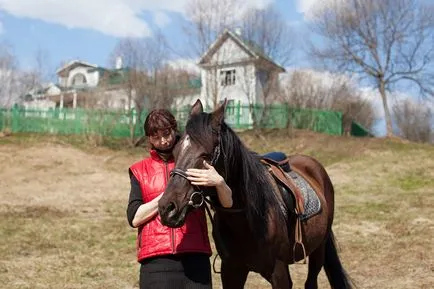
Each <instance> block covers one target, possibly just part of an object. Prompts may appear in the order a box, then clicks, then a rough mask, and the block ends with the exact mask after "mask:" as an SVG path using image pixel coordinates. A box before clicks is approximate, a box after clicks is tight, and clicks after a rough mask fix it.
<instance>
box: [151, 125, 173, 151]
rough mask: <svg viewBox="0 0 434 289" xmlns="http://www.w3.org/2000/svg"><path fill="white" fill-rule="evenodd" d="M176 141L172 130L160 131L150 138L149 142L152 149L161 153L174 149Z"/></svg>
mask: <svg viewBox="0 0 434 289" xmlns="http://www.w3.org/2000/svg"><path fill="white" fill-rule="evenodd" d="M175 141H176V137H175V131H174V130H173V129H170V128H168V129H162V130H158V131H157V132H156V133H154V134H153V135H151V136H149V142H150V143H151V145H152V147H153V148H155V149H157V150H161V151H166V150H170V149H172V148H173V146H174V145H175Z"/></svg>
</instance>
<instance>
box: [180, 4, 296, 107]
mask: <svg viewBox="0 0 434 289" xmlns="http://www.w3.org/2000/svg"><path fill="white" fill-rule="evenodd" d="M187 16H188V18H189V19H190V20H191V21H190V25H189V26H188V27H186V29H185V30H186V35H187V38H188V39H189V41H190V45H191V47H193V53H194V56H195V57H197V56H204V53H205V52H209V51H210V50H209V49H210V47H211V45H212V44H213V43H214V42H215V41H216V39H217V38H218V36H219V35H222V34H221V33H223V32H224V31H225V30H226V29H228V30H229V31H231V33H233V34H236V37H237V38H238V39H240V40H241V42H242V43H243V44H242V45H244V46H247V47H248V48H249V49H250V50H252V51H254V53H255V54H256V55H260V57H259V58H251V59H234V58H236V55H233V53H234V51H233V49H232V50H231V49H230V48H229V46H228V47H223V48H222V49H220V50H219V51H218V52H217V53H214V54H213V52H211V54H212V55H205V56H206V57H207V56H209V59H208V60H207V61H206V63H200V66H201V67H202V69H203V70H204V71H206V77H207V78H206V79H205V78H203V79H202V85H203V91H202V98H203V99H204V100H205V101H206V102H207V104H208V103H209V104H210V105H211V106H216V104H217V102H218V101H219V100H220V99H219V96H220V95H222V94H231V93H232V94H234V93H235V92H234V90H235V89H234V88H233V87H234V83H236V86H238V90H240V92H241V93H242V94H243V95H244V96H245V98H246V99H247V101H248V102H249V104H250V105H254V104H257V103H258V100H259V102H260V103H266V102H267V99H268V98H270V97H269V96H270V95H271V94H272V92H275V91H276V88H277V80H278V77H277V76H278V72H276V73H274V72H275V71H273V72H271V69H270V62H272V61H276V62H278V63H279V64H280V65H286V64H288V62H289V60H290V59H291V57H292V55H293V48H294V45H293V43H294V41H293V38H294V37H293V36H294V35H293V33H292V31H291V29H290V28H289V25H288V23H287V22H285V21H284V20H283V18H282V16H281V14H280V13H279V12H278V11H276V10H275V9H274V7H273V6H271V5H270V6H268V7H266V8H265V9H253V8H248V9H246V8H245V1H242V0H223V1H220V0H206V1H203V0H202V1H200V0H191V1H189V3H188V8H187ZM291 40H292V41H291ZM234 61H235V62H238V63H239V64H240V65H236V66H237V68H236V69H233V67H232V68H231V66H234ZM255 68H256V71H255ZM235 70H236V71H235ZM256 81H257V82H256ZM258 94H260V96H259V97H258ZM251 109H253V108H251Z"/></svg>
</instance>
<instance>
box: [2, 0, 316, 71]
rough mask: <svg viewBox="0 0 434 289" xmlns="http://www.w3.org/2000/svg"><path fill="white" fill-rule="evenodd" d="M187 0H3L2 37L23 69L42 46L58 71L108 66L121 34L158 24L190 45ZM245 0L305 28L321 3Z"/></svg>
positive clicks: (175, 42) (172, 38)
mask: <svg viewBox="0 0 434 289" xmlns="http://www.w3.org/2000/svg"><path fill="white" fill-rule="evenodd" d="M187 2H188V0H185V1H183V0H160V1H154V0H148V1H143V0H87V1H83V0H33V1H31V0H0V24H1V25H0V31H1V33H0V41H1V42H6V43H7V44H9V45H11V46H12V47H13V51H14V53H15V55H16V56H17V59H18V61H19V64H20V67H21V68H23V69H29V68H31V67H32V66H34V63H35V53H36V51H37V50H42V51H44V52H46V54H47V55H48V56H49V57H48V60H49V66H50V68H51V69H52V70H53V71H54V70H55V69H56V68H57V67H59V64H60V63H61V62H63V61H68V60H71V59H81V60H85V61H87V62H90V63H93V64H97V65H101V66H108V65H109V62H108V59H109V55H110V53H111V51H112V50H113V48H114V46H115V44H116V43H117V41H118V40H119V39H120V38H122V37H150V36H151V35H152V34H151V33H152V32H151V31H152V30H153V29H154V28H159V29H161V31H162V32H163V33H164V34H165V35H166V37H167V39H168V41H169V43H170V44H171V45H172V46H173V47H176V48H183V49H186V48H187V47H185V35H184V32H183V29H182V27H183V26H184V25H185V24H186V21H187V20H186V16H185V3H187ZM244 2H245V3H244V5H245V7H259V8H261V7H264V6H266V5H267V4H273V5H275V7H276V8H277V10H278V11H280V12H281V13H282V16H283V18H284V19H285V21H287V22H288V23H289V24H290V25H292V26H294V27H296V28H297V29H302V26H304V20H303V19H304V18H303V11H305V10H306V9H307V7H309V5H311V4H312V3H314V2H315V1H313V0H310V1H295V0H245V1H244ZM89 3H92V4H89ZM157 3H158V4H157ZM298 59H299V61H298V62H300V58H298ZM294 64H296V63H294Z"/></svg>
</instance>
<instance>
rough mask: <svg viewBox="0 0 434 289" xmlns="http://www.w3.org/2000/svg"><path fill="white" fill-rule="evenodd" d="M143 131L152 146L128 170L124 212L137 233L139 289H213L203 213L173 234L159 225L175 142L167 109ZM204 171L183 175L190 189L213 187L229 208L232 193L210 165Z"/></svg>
mask: <svg viewBox="0 0 434 289" xmlns="http://www.w3.org/2000/svg"><path fill="white" fill-rule="evenodd" d="M144 130H145V135H146V137H147V138H148V140H149V143H150V145H151V150H150V157H148V158H145V159H143V160H141V161H139V162H137V163H135V164H133V165H132V166H131V167H130V168H129V175H130V181H131V191H130V196H129V202H128V208H127V217H128V222H129V224H130V225H131V226H132V227H134V228H138V235H137V242H136V246H137V261H138V262H139V263H140V264H141V265H140V278H139V283H140V288H141V289H143V288H153V289H160V288H162V289H163V288H179V289H184V288H185V289H194V288H212V286H211V284H212V282H211V267H210V262H209V257H210V256H211V246H210V242H209V239H208V228H207V222H206V216H205V213H204V210H203V208H200V209H196V210H194V211H193V212H191V213H190V214H188V215H187V217H186V221H185V224H184V225H183V226H182V227H181V228H177V229H173V228H169V227H166V226H164V225H162V224H161V219H160V217H159V215H158V200H159V199H160V198H161V196H162V194H163V192H164V189H165V187H166V184H167V181H168V176H169V173H170V171H171V170H172V169H173V168H174V167H175V163H174V160H173V156H172V150H173V148H174V146H175V144H176V142H177V141H178V139H179V137H178V136H177V123H176V120H175V117H174V116H173V115H172V114H171V113H170V112H169V111H168V110H165V109H156V110H153V111H151V112H150V113H149V114H148V116H147V117H146V120H145V124H144ZM204 167H205V169H189V170H188V171H187V173H188V174H189V180H190V181H191V183H192V184H193V185H201V186H215V187H216V191H217V194H218V198H219V200H220V202H221V205H222V206H223V207H231V206H232V191H231V189H230V188H229V187H228V186H227V185H226V183H225V181H224V179H223V178H222V177H221V176H220V175H219V174H218V173H217V172H216V170H215V169H214V168H213V167H212V166H211V165H209V164H207V163H204ZM186 232H188V234H187V233H186Z"/></svg>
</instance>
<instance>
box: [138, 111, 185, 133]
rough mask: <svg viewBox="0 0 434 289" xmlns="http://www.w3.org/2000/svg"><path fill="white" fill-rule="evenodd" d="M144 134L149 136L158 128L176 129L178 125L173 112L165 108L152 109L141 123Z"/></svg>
mask: <svg viewBox="0 0 434 289" xmlns="http://www.w3.org/2000/svg"><path fill="white" fill-rule="evenodd" d="M143 128H144V130H145V135H146V136H151V135H153V134H155V133H156V132H157V131H159V130H163V129H173V130H174V131H177V128H178V125H177V123H176V119H175V117H174V116H173V114H172V113H171V112H170V111H169V110H167V109H154V110H152V111H151V112H150V113H149V114H148V116H147V117H146V120H145V124H144V125H143Z"/></svg>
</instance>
